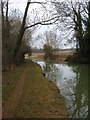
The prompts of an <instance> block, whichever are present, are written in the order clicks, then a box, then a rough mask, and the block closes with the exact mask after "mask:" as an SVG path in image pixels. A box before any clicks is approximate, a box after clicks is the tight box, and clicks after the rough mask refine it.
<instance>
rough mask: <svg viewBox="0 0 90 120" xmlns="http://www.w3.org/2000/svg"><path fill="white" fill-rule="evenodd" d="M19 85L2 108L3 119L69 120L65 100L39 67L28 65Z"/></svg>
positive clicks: (19, 80) (32, 63) (32, 64)
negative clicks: (52, 119)
mask: <svg viewBox="0 0 90 120" xmlns="http://www.w3.org/2000/svg"><path fill="white" fill-rule="evenodd" d="M17 79H18V80H17V84H16V86H15V88H14V90H13V91H12V92H11V95H10V97H9V98H8V99H7V101H6V102H5V104H4V105H3V107H2V116H3V118H67V108H66V105H65V100H64V98H63V97H62V96H61V95H60V93H59V91H58V89H57V87H56V86H55V84H54V83H52V82H49V81H48V80H47V79H46V78H45V77H44V76H43V75H42V70H41V68H40V66H39V65H37V64H36V63H34V62H28V63H26V66H25V68H24V70H23V71H22V73H21V74H20V76H19V77H18V78H17Z"/></svg>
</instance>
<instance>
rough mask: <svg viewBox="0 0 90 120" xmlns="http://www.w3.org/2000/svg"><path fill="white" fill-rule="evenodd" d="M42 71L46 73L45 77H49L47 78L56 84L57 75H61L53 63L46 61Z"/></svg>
mask: <svg viewBox="0 0 90 120" xmlns="http://www.w3.org/2000/svg"><path fill="white" fill-rule="evenodd" d="M44 71H45V73H46V77H47V78H48V79H49V80H52V81H54V82H55V83H56V84H57V80H58V79H57V77H60V76H62V71H60V70H59V69H58V68H57V67H56V65H55V64H53V63H48V62H46V63H45V66H44Z"/></svg>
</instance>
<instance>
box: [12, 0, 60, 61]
mask: <svg viewBox="0 0 90 120" xmlns="http://www.w3.org/2000/svg"><path fill="white" fill-rule="evenodd" d="M31 3H37V4H44V3H43V2H31V0H30V1H29V2H27V5H26V9H25V13H24V17H23V21H22V24H21V27H20V31H19V34H18V36H17V40H16V44H15V46H14V48H13V61H14V59H15V57H16V55H17V53H18V51H19V48H20V46H21V43H22V38H23V35H24V32H25V30H26V29H28V28H31V27H33V26H36V25H38V24H40V25H50V24H53V23H55V22H56V21H57V20H58V18H59V16H55V17H53V18H51V19H49V20H45V21H39V22H37V23H34V24H33V25H30V26H27V27H25V25H26V17H27V12H28V9H29V5H30V4H31ZM52 20H54V21H53V22H51V21H52Z"/></svg>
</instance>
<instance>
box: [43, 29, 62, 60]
mask: <svg viewBox="0 0 90 120" xmlns="http://www.w3.org/2000/svg"><path fill="white" fill-rule="evenodd" d="M44 44H45V45H44V47H43V49H44V52H45V56H44V57H45V58H50V59H54V55H55V52H56V50H57V49H58V48H59V46H60V40H59V39H58V37H57V34H56V33H55V32H53V31H46V32H45V34H44Z"/></svg>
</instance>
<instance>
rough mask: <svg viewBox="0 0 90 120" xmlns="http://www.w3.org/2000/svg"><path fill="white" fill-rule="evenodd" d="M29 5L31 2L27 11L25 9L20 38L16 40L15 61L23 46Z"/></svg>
mask: <svg viewBox="0 0 90 120" xmlns="http://www.w3.org/2000/svg"><path fill="white" fill-rule="evenodd" d="M29 4H30V2H27V6H26V9H25V13H24V17H23V21H22V25H21V28H20V31H19V34H18V37H17V39H16V43H15V46H14V48H13V60H14V59H15V57H16V55H17V53H18V51H19V48H20V46H21V43H22V38H23V35H24V32H25V23H26V17H27V12H28V8H29Z"/></svg>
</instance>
